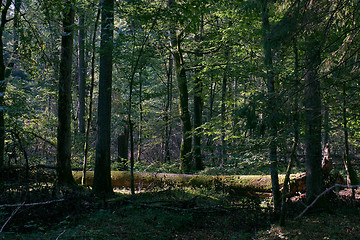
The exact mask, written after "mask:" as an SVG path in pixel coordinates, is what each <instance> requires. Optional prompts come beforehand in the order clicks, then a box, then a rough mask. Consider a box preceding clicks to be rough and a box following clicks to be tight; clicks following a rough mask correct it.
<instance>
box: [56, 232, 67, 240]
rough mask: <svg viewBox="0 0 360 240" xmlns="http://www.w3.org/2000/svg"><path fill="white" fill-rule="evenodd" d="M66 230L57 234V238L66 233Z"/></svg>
mask: <svg viewBox="0 0 360 240" xmlns="http://www.w3.org/2000/svg"><path fill="white" fill-rule="evenodd" d="M65 232H66V230H64V231H62V232H61V233H60V234H59V236H57V238H56V239H55V240H58V239H59V238H60V237H61V236H62V235H63V234H64V233H65Z"/></svg>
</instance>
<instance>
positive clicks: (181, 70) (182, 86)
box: [168, 0, 192, 173]
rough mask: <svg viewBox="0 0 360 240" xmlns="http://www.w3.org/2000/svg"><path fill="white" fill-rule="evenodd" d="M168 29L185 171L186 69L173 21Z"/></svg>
mask: <svg viewBox="0 0 360 240" xmlns="http://www.w3.org/2000/svg"><path fill="white" fill-rule="evenodd" d="M174 3H175V0H168V8H169V9H173V6H174ZM171 24H173V26H172V28H171V29H170V45H171V53H172V56H173V60H174V67H175V76H176V80H177V84H178V88H179V110H180V119H181V123H182V141H181V146H180V161H181V171H183V172H185V173H187V172H190V170H191V169H192V161H191V160H192V157H191V150H192V138H191V131H192V126H191V119H190V112H189V96H188V95H189V93H188V87H187V78H186V70H185V67H184V59H183V56H182V50H181V39H180V38H181V36H179V35H178V34H177V33H176V28H175V26H174V25H175V23H171Z"/></svg>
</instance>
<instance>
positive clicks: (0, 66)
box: [0, 0, 12, 169]
mask: <svg viewBox="0 0 360 240" xmlns="http://www.w3.org/2000/svg"><path fill="white" fill-rule="evenodd" d="M11 3H12V1H11V0H7V1H6V4H5V6H4V7H3V9H2V11H1V25H0V169H1V168H2V167H3V166H4V164H5V163H4V161H5V160H4V155H5V119H4V117H5V116H4V115H5V102H4V96H5V91H6V85H7V80H6V78H5V70H6V69H5V62H4V43H3V38H2V37H3V31H4V28H5V25H6V23H7V19H6V15H7V12H8V10H9V8H10V5H11Z"/></svg>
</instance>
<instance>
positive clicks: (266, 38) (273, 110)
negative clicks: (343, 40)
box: [263, 0, 281, 213]
mask: <svg viewBox="0 0 360 240" xmlns="http://www.w3.org/2000/svg"><path fill="white" fill-rule="evenodd" d="M263 4H264V5H263V44H264V54H265V58H264V65H265V68H266V79H267V90H268V95H269V96H268V111H269V113H268V117H269V120H268V125H269V135H270V154H269V155H270V164H271V165H270V171H271V182H272V192H273V199H274V207H275V212H277V213H279V212H280V204H281V202H280V201H281V199H280V190H279V179H278V167H277V143H276V138H277V121H276V115H277V107H276V102H275V81H274V75H273V69H272V68H273V65H272V50H271V42H270V40H271V38H270V35H269V34H270V23H269V16H268V3H267V0H264V2H263Z"/></svg>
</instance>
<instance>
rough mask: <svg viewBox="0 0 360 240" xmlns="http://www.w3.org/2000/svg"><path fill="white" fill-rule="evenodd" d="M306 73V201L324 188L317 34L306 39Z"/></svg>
mask: <svg viewBox="0 0 360 240" xmlns="http://www.w3.org/2000/svg"><path fill="white" fill-rule="evenodd" d="M305 51H306V53H305V54H306V73H305V89H304V91H305V94H304V101H305V119H306V124H305V125H306V127H305V138H306V139H305V148H306V164H305V165H306V199H307V200H308V201H309V202H310V201H312V200H314V199H315V198H316V197H317V196H318V195H319V194H320V193H321V192H322V188H323V184H322V173H321V156H322V150H321V119H322V117H321V90H320V79H319V77H318V74H317V69H318V67H319V65H320V63H321V60H320V51H321V49H320V43H319V41H318V40H317V39H316V35H315V34H311V35H309V36H307V39H306V50H305Z"/></svg>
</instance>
